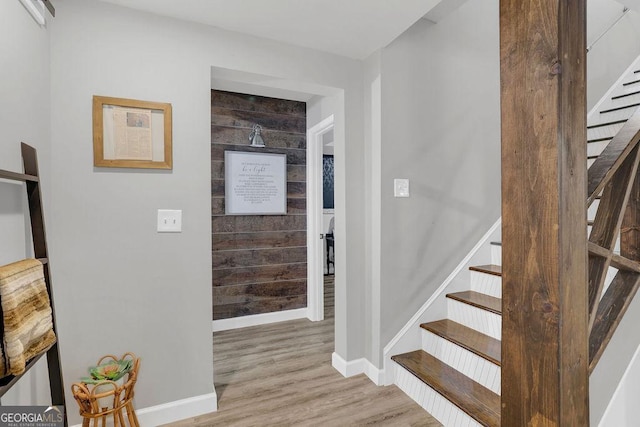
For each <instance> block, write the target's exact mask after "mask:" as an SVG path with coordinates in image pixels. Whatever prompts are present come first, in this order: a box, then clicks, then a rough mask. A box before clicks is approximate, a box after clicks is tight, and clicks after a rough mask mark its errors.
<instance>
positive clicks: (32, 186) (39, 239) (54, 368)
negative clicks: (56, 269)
mask: <svg viewBox="0 0 640 427" xmlns="http://www.w3.org/2000/svg"><path fill="white" fill-rule="evenodd" d="M21 148H22V163H23V164H24V173H16V172H10V171H5V170H1V169H0V179H7V180H12V181H22V182H25V183H26V185H25V188H26V190H27V199H28V202H29V216H30V218H31V237H32V240H33V251H34V255H35V258H37V259H38V260H39V261H40V262H42V265H43V267H44V280H45V283H46V285H47V293H48V294H49V300H50V301H51V316H52V318H53V330H54V332H55V333H56V336H57V334H58V331H57V328H56V314H55V309H54V304H53V294H52V292H51V278H50V275H49V255H48V252H47V238H46V233H45V228H44V217H43V214H42V194H41V191H40V176H39V174H38V158H37V155H36V150H35V148H33V147H31V146H29V145H27V144H25V143H24V142H23V143H22V145H21ZM1 314H2V311H1V307H0V318H1ZM3 329H4V327H3V325H2V322H0V332H2V334H4V330H3ZM1 336H2V335H0V337H1ZM44 354H45V353H43V354H41V355H39V356H36V357H34V358H33V359H31V360H30V361H28V362H27V365H26V369H25V372H24V373H23V374H21V375H18V376H13V375H12V376H9V377H6V378H2V379H0V397H2V396H4V394H5V393H6V392H7V391H9V389H11V387H12V386H13V385H14V384H15V383H16V382H18V380H19V379H20V378H21V377H22V376H23V375H24V374H26V373H27V372H28V371H29V369H31V368H32V367H33V366H34V365H35V364H36V362H37V361H38V360H40V358H41V357H42V356H44ZM46 355H47V364H48V366H49V387H50V389H51V403H52V404H53V405H55V406H58V405H60V406H61V405H64V403H65V402H64V384H63V382H62V367H61V365H60V350H59V347H58V342H57V341H56V343H55V344H54V345H53V346H52V347H51V348H50V349H49V350H48V351H47V352H46ZM64 425H65V426H67V425H68V422H67V411H64Z"/></svg>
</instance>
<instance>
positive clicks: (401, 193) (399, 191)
mask: <svg viewBox="0 0 640 427" xmlns="http://www.w3.org/2000/svg"><path fill="white" fill-rule="evenodd" d="M393 196H394V197H409V180H408V179H404V178H395V179H394V180H393Z"/></svg>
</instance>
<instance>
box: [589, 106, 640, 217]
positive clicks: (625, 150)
mask: <svg viewBox="0 0 640 427" xmlns="http://www.w3.org/2000/svg"><path fill="white" fill-rule="evenodd" d="M638 141H640V107H639V108H637V109H636V111H635V112H634V113H633V114H632V115H631V117H630V118H629V120H627V122H626V123H625V124H624V126H623V127H622V129H620V131H619V132H618V133H617V134H616V135H615V136H614V137H613V139H612V140H611V142H609V144H608V145H607V146H606V147H605V149H604V150H603V151H602V153H601V154H600V155H599V156H598V158H597V159H596V160H595V162H594V163H593V164H592V165H591V167H590V168H589V171H588V175H587V206H591V204H592V203H593V201H594V200H596V198H597V196H598V194H600V193H601V192H602V189H603V188H604V187H605V185H607V184H608V183H609V181H611V179H612V178H613V176H614V175H615V173H616V172H617V171H618V169H619V168H620V166H621V165H622V163H623V162H624V161H625V160H626V158H627V157H628V156H629V154H630V153H631V152H632V151H633V149H634V148H635V147H636V145H638Z"/></svg>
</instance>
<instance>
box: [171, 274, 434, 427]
mask: <svg viewBox="0 0 640 427" xmlns="http://www.w3.org/2000/svg"><path fill="white" fill-rule="evenodd" d="M332 279H333V277H332V276H329V277H328V280H325V320H324V321H322V322H310V321H308V320H306V319H302V320H293V321H288V322H281V323H276V324H272V325H266V326H255V327H250V328H243V329H236V330H233V331H224V332H216V333H215V334H214V335H213V346H214V352H213V354H214V372H215V387H216V392H217V394H218V412H214V413H211V414H207V415H202V416H199V417H196V418H191V419H188V420H184V421H181V422H178V423H173V424H170V426H173V427H190V426H198V427H204V426H243V427H244V426H260V427H262V426H378V425H379V426H440V423H438V422H437V421H436V420H435V419H434V418H432V417H431V416H430V415H429V414H427V413H426V412H425V411H424V410H423V409H422V408H420V407H419V406H418V405H417V404H416V403H415V402H413V401H412V400H411V399H410V398H409V397H408V396H406V395H405V394H404V393H403V392H402V391H400V389H398V388H397V387H396V386H388V387H378V386H376V385H374V384H373V383H372V382H371V380H369V378H367V377H366V376H365V375H358V376H355V377H351V378H344V377H343V376H342V375H340V374H339V373H338V372H337V371H336V370H335V369H334V368H333V367H332V366H331V353H332V352H333V348H334V341H333V324H334V322H333V280H332Z"/></svg>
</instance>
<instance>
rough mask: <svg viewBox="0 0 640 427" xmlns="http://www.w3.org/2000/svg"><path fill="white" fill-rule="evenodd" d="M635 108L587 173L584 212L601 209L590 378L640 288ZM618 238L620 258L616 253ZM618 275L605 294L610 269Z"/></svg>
mask: <svg viewBox="0 0 640 427" xmlns="http://www.w3.org/2000/svg"><path fill="white" fill-rule="evenodd" d="M639 141H640V108H639V109H637V110H636V111H635V112H634V114H633V115H632V116H631V117H630V118H629V120H628V121H627V122H626V123H625V125H624V126H623V127H622V129H621V130H620V131H619V132H618V134H617V135H616V136H615V137H614V138H613V139H612V140H611V142H610V143H609V144H608V145H607V147H606V148H605V149H604V151H603V152H602V153H601V154H600V156H599V157H598V158H597V159H596V160H595V162H594V163H593V165H591V167H590V168H589V171H588V180H587V195H588V196H587V207H588V206H591V204H592V203H593V202H594V201H595V200H596V199H598V198H600V204H599V205H598V209H597V212H596V216H595V219H594V221H593V228H592V230H591V234H590V235H589V242H588V251H589V372H592V371H593V369H594V368H595V366H596V364H597V363H598V361H599V359H600V357H601V356H602V353H603V351H604V349H605V348H606V346H607V344H608V343H609V341H610V340H611V337H612V336H613V333H614V332H615V329H616V328H617V326H618V324H619V323H620V320H621V319H622V317H623V316H624V314H625V312H626V310H627V308H628V307H629V304H630V303H631V300H632V299H633V297H634V296H635V294H636V291H637V290H638V287H639V285H640V179H637V177H638V172H639V171H638V164H639V163H640V148H639V147H640V145H639V144H638V142H639ZM618 237H619V238H620V253H616V252H615V246H616V242H617V240H618ZM610 267H613V268H616V269H617V270H618V272H617V273H616V275H615V277H614V279H613V281H612V282H611V284H610V286H609V287H607V288H606V289H605V279H606V276H607V272H608V271H609V268H610Z"/></svg>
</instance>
